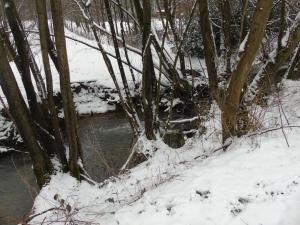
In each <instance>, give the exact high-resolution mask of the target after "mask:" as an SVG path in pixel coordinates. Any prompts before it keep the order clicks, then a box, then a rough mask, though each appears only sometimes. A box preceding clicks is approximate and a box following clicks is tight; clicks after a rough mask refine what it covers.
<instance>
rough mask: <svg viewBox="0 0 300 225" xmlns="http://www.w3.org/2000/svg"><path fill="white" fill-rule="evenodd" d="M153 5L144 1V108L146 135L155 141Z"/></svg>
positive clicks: (146, 0)
mask: <svg viewBox="0 0 300 225" xmlns="http://www.w3.org/2000/svg"><path fill="white" fill-rule="evenodd" d="M151 37H152V34H151V3H150V1H148V0H143V81H142V82H143V84H142V91H143V96H142V98H143V108H144V120H145V133H146V136H147V138H148V139H149V140H154V139H155V135H154V115H153V112H154V111H153V110H154V108H153V106H154V100H155V86H156V85H155V72H154V66H153V61H152V60H153V59H152V53H151V48H150V46H151V42H152V40H151V39H152V38H151Z"/></svg>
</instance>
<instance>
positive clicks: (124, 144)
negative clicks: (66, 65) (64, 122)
mask: <svg viewBox="0 0 300 225" xmlns="http://www.w3.org/2000/svg"><path fill="white" fill-rule="evenodd" d="M79 136H80V140H81V143H82V148H83V153H84V161H85V162H86V163H85V167H86V170H87V172H88V173H89V174H90V176H91V177H92V178H93V179H94V180H96V181H98V182H100V181H103V180H104V179H105V178H108V177H109V176H111V175H114V174H115V173H117V171H118V169H119V168H120V167H121V166H122V164H123V163H124V162H125V161H126V159H127V157H128V155H129V150H130V145H131V142H132V131H131V128H130V125H129V124H128V122H127V120H126V119H125V118H124V116H122V115H118V114H110V115H105V116H96V117H91V118H85V119H81V120H80V121H79ZM36 194H37V186H36V184H35V178H34V175H33V172H32V169H31V162H30V158H29V156H28V155H26V154H20V153H15V154H11V155H9V156H5V157H3V158H0V225H15V224H17V223H18V222H20V221H21V220H22V218H23V216H25V215H26V214H27V213H28V212H30V209H31V207H32V204H33V200H34V197H35V196H36Z"/></svg>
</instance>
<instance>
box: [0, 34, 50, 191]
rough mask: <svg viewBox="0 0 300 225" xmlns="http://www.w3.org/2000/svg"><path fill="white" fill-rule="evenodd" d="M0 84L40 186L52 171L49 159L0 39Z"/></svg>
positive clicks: (46, 180)
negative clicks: (40, 142)
mask: <svg viewBox="0 0 300 225" xmlns="http://www.w3.org/2000/svg"><path fill="white" fill-rule="evenodd" d="M0 52H1V54H0V85H1V88H2V90H3V92H4V94H5V96H6V99H7V102H8V105H9V108H10V109H11V110H10V113H11V115H12V116H13V118H14V120H15V122H16V126H17V128H18V131H19V132H20V134H21V136H22V138H23V140H24V142H25V144H26V146H27V148H28V150H29V152H30V157H31V159H32V164H33V170H34V173H35V175H36V178H37V183H38V185H39V187H40V188H42V187H43V185H44V184H45V183H47V182H48V181H49V179H50V175H51V173H52V171H53V167H52V164H51V162H50V159H49V158H48V157H47V156H46V154H45V151H44V149H43V148H42V146H41V145H40V144H39V140H38V136H37V134H36V132H35V129H34V124H33V121H32V119H31V118H30V115H29V111H28V110H27V107H26V104H25V102H24V99H23V97H22V95H21V92H20V90H19V87H18V84H17V82H16V80H15V77H14V74H13V72H12V70H11V68H10V65H9V62H8V60H7V58H6V55H5V54H2V53H4V52H5V47H4V42H3V40H2V39H0Z"/></svg>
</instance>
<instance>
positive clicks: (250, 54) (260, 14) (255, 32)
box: [222, 0, 273, 143]
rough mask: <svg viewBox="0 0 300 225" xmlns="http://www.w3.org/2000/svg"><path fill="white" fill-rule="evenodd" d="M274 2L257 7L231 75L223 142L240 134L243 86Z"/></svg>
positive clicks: (262, 2) (262, 0)
mask: <svg viewBox="0 0 300 225" xmlns="http://www.w3.org/2000/svg"><path fill="white" fill-rule="evenodd" d="M272 2H273V1H272V0H259V1H258V2H257V5H256V9H255V12H254V15H253V17H252V24H251V28H250V33H249V37H248V41H247V43H246V49H245V51H244V53H243V54H242V56H241V59H240V61H239V63H238V65H237V67H236V69H235V70H234V71H233V72H232V74H231V79H230V83H229V87H228V89H227V90H226V96H225V102H224V104H223V108H222V130H223V142H224V143H225V141H226V140H227V139H228V138H229V137H232V136H235V135H237V134H238V131H237V129H236V123H237V114H238V112H239V106H240V99H241V93H242V89H243V86H244V84H245V82H246V80H247V77H248V75H249V72H250V69H251V66H252V63H253V61H254V59H255V56H256V54H257V51H258V50H259V47H260V45H261V41H262V39H263V37H264V34H265V28H266V25H267V21H268V18H269V14H270V12H271V9H272Z"/></svg>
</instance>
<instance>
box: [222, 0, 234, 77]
mask: <svg viewBox="0 0 300 225" xmlns="http://www.w3.org/2000/svg"><path fill="white" fill-rule="evenodd" d="M220 5H221V13H222V29H223V34H224V45H225V61H226V73H227V74H229V73H230V72H231V54H232V50H231V49H232V44H231V26H230V25H231V7H230V2H229V0H220Z"/></svg>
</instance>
